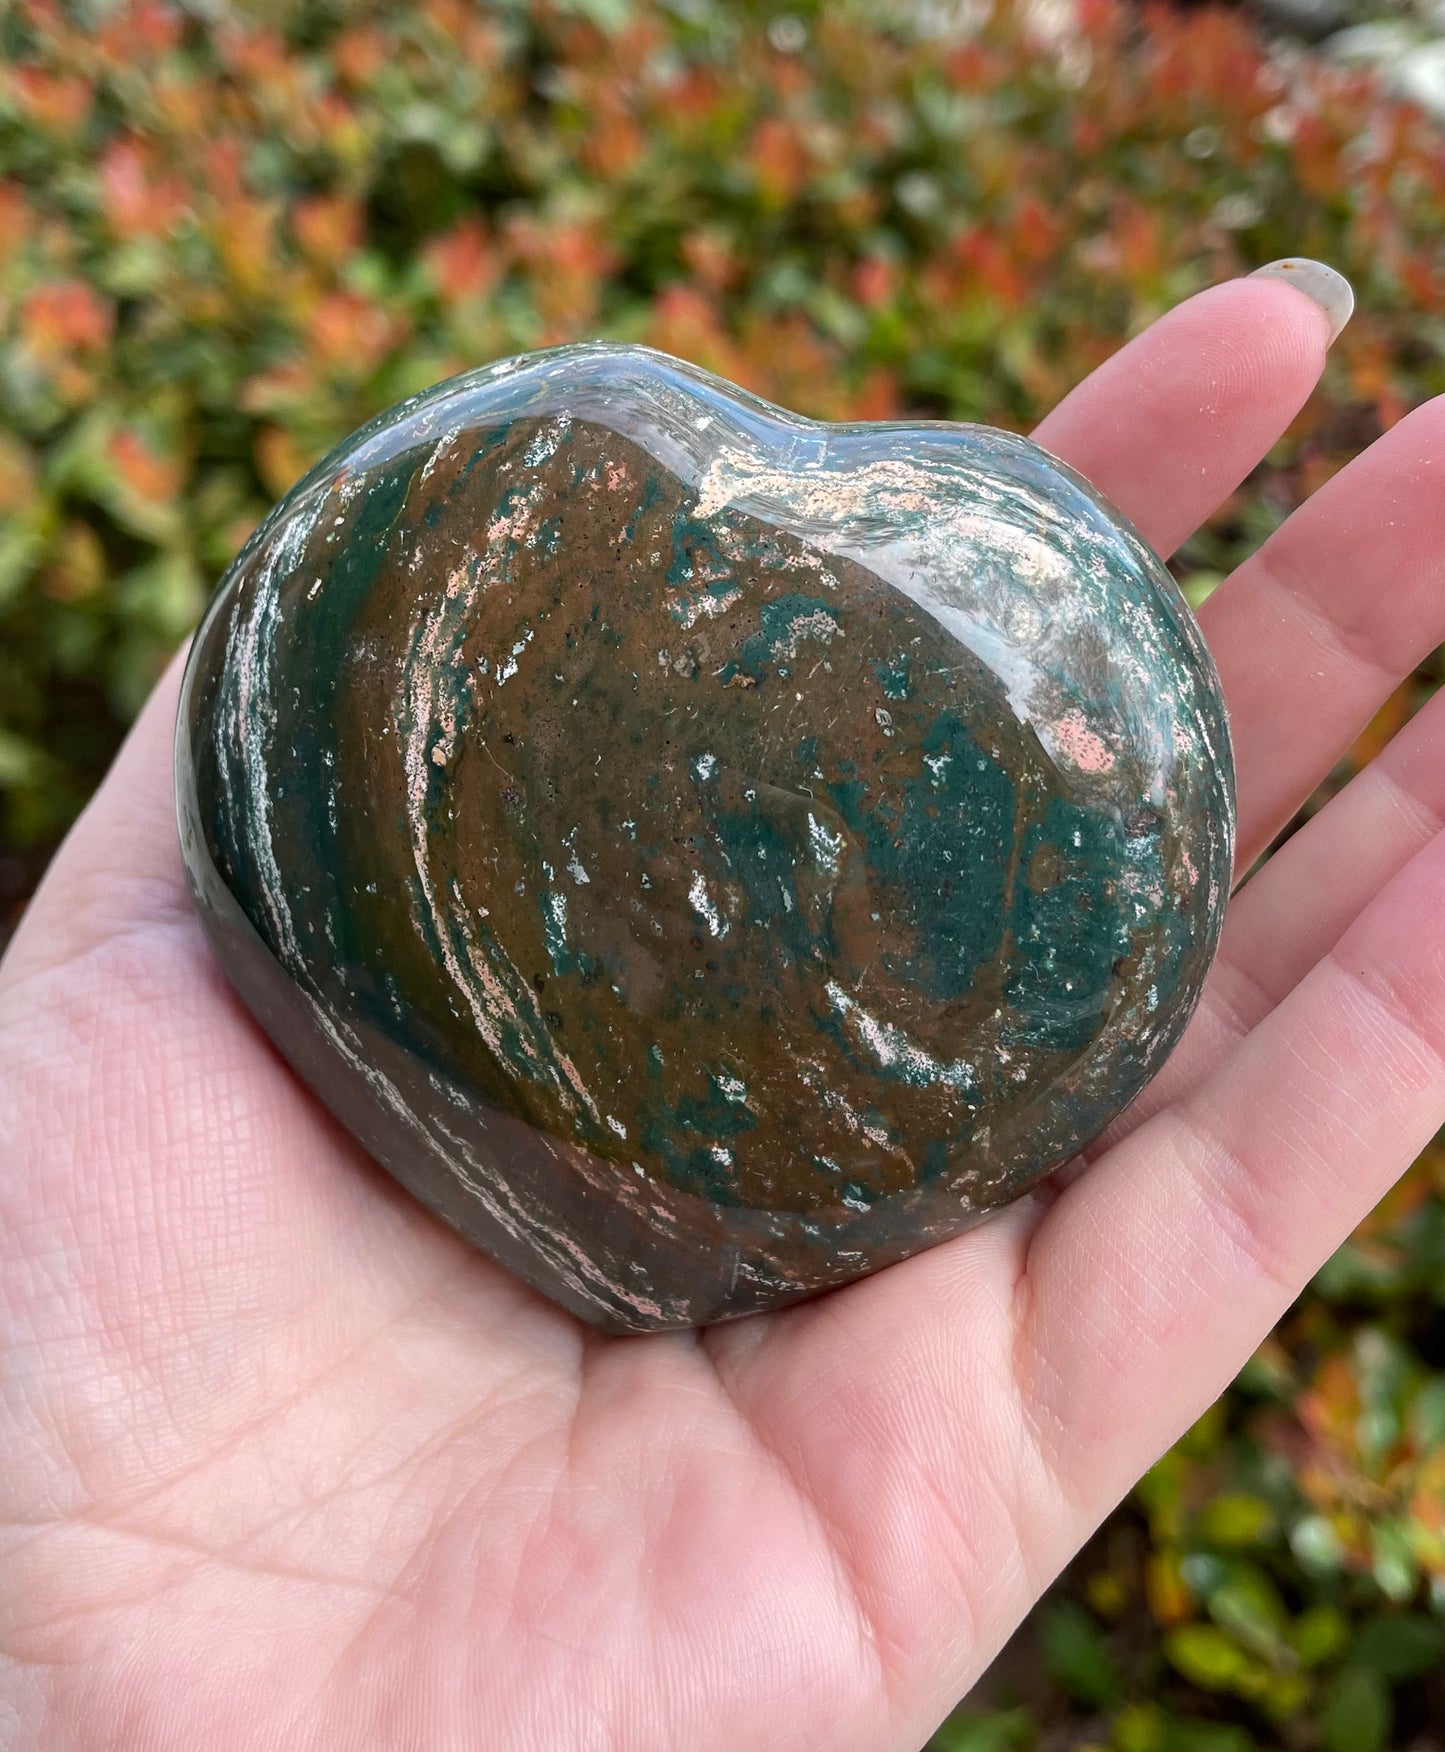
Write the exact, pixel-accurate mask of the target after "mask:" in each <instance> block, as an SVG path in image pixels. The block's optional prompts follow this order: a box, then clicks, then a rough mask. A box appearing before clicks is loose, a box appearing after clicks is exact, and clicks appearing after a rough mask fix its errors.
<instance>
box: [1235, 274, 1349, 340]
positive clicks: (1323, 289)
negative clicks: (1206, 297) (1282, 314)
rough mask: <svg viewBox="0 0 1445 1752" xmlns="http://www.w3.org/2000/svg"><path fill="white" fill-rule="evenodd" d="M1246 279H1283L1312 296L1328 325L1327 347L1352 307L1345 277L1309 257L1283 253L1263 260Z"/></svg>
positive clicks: (1347, 319)
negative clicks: (1260, 266)
mask: <svg viewBox="0 0 1445 1752" xmlns="http://www.w3.org/2000/svg"><path fill="white" fill-rule="evenodd" d="M1250 278H1251V279H1253V280H1283V281H1284V283H1285V285H1286V286H1296V287H1298V288H1299V290H1300V291H1301V292H1303V293H1304V295H1305V297H1306V298H1313V299H1314V301H1315V303H1316V304H1318V305H1319V307H1320V309H1321V310H1322V311H1324V313H1325V320H1326V321H1327V322H1328V323H1329V325H1330V338H1329V341H1328V342H1326V345H1327V346H1328V345H1330V344H1332V343H1333V342H1334V340H1335V337H1336V336H1337V335H1338V334H1339V332H1340V330H1341V329H1342V328H1343V327H1344V326H1345V324H1346V323H1347V322H1348V321H1349V320H1350V316H1351V314H1352V313H1353V311H1354V308H1355V291H1354V288H1353V287H1352V286H1351V285H1350V282H1349V281H1348V280H1347V279H1346V278H1345V276H1344V275H1343V274H1341V273H1339V272H1337V271H1336V269H1334V268H1331V267H1327V266H1326V264H1325V263H1324V262H1317V261H1315V260H1314V259H1313V257H1311V256H1284V257H1282V258H1281V259H1280V260H1279V261H1277V262H1266V263H1265V265H1264V266H1263V267H1262V268H1256V269H1255V270H1254V272H1253V274H1251V275H1250Z"/></svg>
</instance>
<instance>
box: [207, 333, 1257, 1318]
mask: <svg viewBox="0 0 1445 1752" xmlns="http://www.w3.org/2000/svg"><path fill="white" fill-rule="evenodd" d="M178 757H179V758H178V773H179V792H180V810H181V822H182V839H183V844H184V849H185V855H186V863H187V868H188V870H189V873H190V878H191V882H192V884H193V887H194V890H195V893H196V896H197V899H198V902H199V905H200V908H201V911H202V914H203V916H204V917H205V920H206V923H207V926H208V928H209V930H210V934H211V937H212V940H213V941H214V943H215V946H216V949H217V952H218V954H219V956H220V959H221V961H222V963H223V965H224V966H225V968H226V970H227V972H228V974H229V975H230V977H231V979H232V981H233V982H234V984H235V985H236V987H237V989H238V990H239V991H240V992H241V994H242V996H243V997H244V998H245V1000H246V1001H247V1003H248V1004H249V1005H250V1007H251V1009H252V1010H253V1011H254V1013H255V1015H256V1017H257V1018H258V1020H259V1021H260V1022H261V1024H262V1026H263V1027H264V1028H265V1029H266V1030H267V1031H268V1033H269V1034H270V1035H271V1037H272V1038H273V1039H274V1041H275V1042H276V1044H277V1045H278V1046H279V1047H280V1049H281V1051H282V1052H283V1053H284V1054H285V1055H286V1057H287V1058H288V1059H289V1060H290V1062H291V1064H292V1065H293V1066H294V1067H295V1069H296V1070H297V1072H298V1073H299V1074H300V1075H301V1076H302V1077H303V1078H304V1079H305V1081H306V1082H307V1083H309V1084H310V1085H311V1087H312V1088H313V1089H314V1090H315V1091H316V1093H317V1094H318V1095H319V1096H320V1097H321V1098H322V1100H323V1101H324V1102H325V1103H326V1104H327V1106H329V1107H330V1108H331V1110H332V1111H333V1112H334V1113H335V1114H336V1115H337V1117H338V1118H339V1119H340V1120H341V1121H342V1123H343V1124H344V1125H346V1126H348V1127H349V1128H350V1129H351V1131H352V1132H353V1133H354V1134H355V1135H356V1136H357V1137H358V1138H359V1139H360V1140H361V1141H362V1142H363V1143H364V1144H365V1145H366V1146H367V1147H368V1148H369V1149H370V1150H371V1152H372V1153H373V1154H374V1155H375V1156H376V1157H377V1158H378V1160H380V1161H381V1162H382V1163H383V1164H384V1165H385V1166H386V1167H387V1168H389V1169H390V1170H391V1172H392V1173H393V1174H394V1175H395V1176H396V1177H397V1178H398V1179H399V1180H400V1181H401V1182H402V1183H403V1184H404V1185H405V1186H407V1187H409V1188H410V1189H411V1191H412V1192H413V1193H415V1194H416V1196H417V1197H418V1198H419V1199H421V1200H422V1201H423V1202H424V1203H426V1204H427V1205H429V1206H431V1208H432V1209H433V1210H434V1211H436V1212H437V1213H438V1214H439V1215H440V1216H442V1217H443V1218H445V1220H446V1221H447V1222H449V1223H451V1224H453V1225H454V1226H455V1227H456V1228H457V1229H459V1230H460V1231H461V1232H462V1233H463V1234H465V1235H466V1236H468V1237H469V1238H470V1239H471V1240H473V1241H474V1242H476V1243H477V1245H479V1246H480V1247H482V1248H484V1249H485V1250H486V1251H487V1252H488V1253H490V1254H491V1255H493V1257H494V1258H496V1259H497V1260H498V1261H500V1262H501V1263H502V1264H503V1265H505V1266H507V1267H509V1268H510V1269H511V1270H513V1271H514V1272H516V1273H518V1274H520V1275H521V1276H522V1277H524V1278H526V1279H527V1280H528V1281H529V1282H531V1283H532V1284H534V1285H535V1286H536V1287H537V1288H538V1289H539V1290H541V1291H543V1292H544V1293H545V1294H547V1295H548V1296H551V1297H553V1298H554V1299H555V1300H556V1301H558V1302H560V1303H562V1304H563V1305H564V1306H565V1307H567V1308H569V1309H571V1310H573V1311H574V1312H575V1313H577V1314H579V1315H581V1316H583V1317H584V1318H585V1319H587V1320H590V1321H593V1322H595V1323H597V1324H598V1325H601V1326H604V1327H606V1328H608V1329H610V1330H613V1331H638V1330H650V1329H657V1328H665V1327H676V1326H687V1325H697V1324H702V1323H704V1322H707V1321H712V1320H718V1319H722V1318H725V1317H727V1316H730V1315H736V1314H745V1313H749V1312H752V1311H754V1310H758V1309H764V1308H773V1307H777V1306H779V1305H781V1304H783V1303H786V1302H789V1301H793V1300H795V1299H797V1298H798V1297H800V1296H803V1295H806V1294H808V1293H810V1292H813V1291H816V1290H820V1289H823V1288H826V1287H828V1286H830V1285H835V1284H841V1283H844V1282H846V1281H848V1280H849V1279H852V1278H856V1277H859V1276H861V1275H863V1274H864V1273H866V1272H869V1271H873V1270H876V1269H877V1268H879V1267H880V1266H884V1265H888V1264H890V1263H892V1262H894V1261H896V1260H899V1259H902V1258H904V1257H905V1256H906V1255H908V1254H911V1253H915V1252H917V1251H919V1250H920V1249H921V1248H924V1247H928V1246H931V1245H933V1244H934V1243H936V1242H939V1241H942V1240H944V1239H946V1238H947V1237H949V1236H952V1235H956V1234H957V1233H958V1232H959V1231H960V1230H962V1229H964V1228H965V1227H967V1226H968V1225H969V1224H970V1223H971V1222H973V1221H975V1220H976V1219H977V1218H978V1216H979V1215H980V1214H981V1213H982V1212H985V1211H987V1210H988V1209H989V1208H991V1207H993V1206H996V1205H998V1204H1001V1203H1003V1202H1005V1201H1006V1200H1008V1199H1011V1198H1013V1197H1014V1196H1016V1195H1017V1194H1018V1193H1020V1192H1022V1191H1023V1190H1024V1189H1025V1188H1027V1187H1028V1186H1030V1185H1032V1184H1033V1183H1034V1182H1035V1181H1037V1180H1038V1179H1039V1177H1040V1176H1042V1175H1044V1174H1047V1173H1048V1172H1049V1170H1050V1169H1052V1168H1055V1167H1057V1166H1058V1165H1059V1164H1060V1163H1062V1162H1064V1161H1065V1160H1067V1159H1068V1158H1069V1157H1070V1156H1072V1155H1073V1154H1075V1152H1077V1151H1078V1150H1079V1149H1080V1148H1082V1147H1083V1146H1084V1145H1086V1144H1088V1143H1089V1142H1090V1141H1091V1140H1092V1139H1093V1138H1095V1137H1096V1136H1097V1135H1098V1134H1099V1133H1100V1131H1102V1129H1103V1128H1104V1127H1105V1125H1107V1123H1108V1122H1109V1121H1110V1120H1111V1119H1112V1118H1113V1117H1114V1115H1115V1114H1117V1113H1118V1112H1119V1110H1120V1109H1121V1108H1122V1107H1123V1106H1124V1105H1125V1104H1126V1103H1127V1102H1128V1101H1129V1100H1130V1099H1131V1098H1132V1097H1133V1096H1134V1095H1135V1094H1137V1093H1138V1091H1139V1089H1140V1088H1141V1087H1142V1086H1143V1085H1144V1083H1145V1082H1146V1081H1147V1080H1148V1078H1149V1077H1150V1076H1151V1075H1152V1074H1153V1073H1154V1071H1155V1070H1156V1069H1157V1068H1158V1066H1159V1064H1160V1063H1161V1061H1162V1060H1163V1059H1164V1057H1165V1055H1166V1054H1167V1053H1168V1052H1169V1050H1170V1048H1171V1047H1172V1046H1173V1044H1174V1042H1175V1041H1176V1039H1177V1038H1178V1036H1179V1034H1180V1032H1181V1030H1182V1029H1183V1027H1184V1024H1185V1022H1186V1020H1187V1019H1188V1016H1189V1014H1190V1011H1191V1010H1192V1008H1193V1006H1194V1003H1195V1000H1196V998H1197V997H1198V994H1199V989H1200V985H1201V982H1202V980H1203V977H1204V974H1205V971H1206V968H1207V966H1208V963H1209V961H1210V958H1211V955H1212V953H1213V950H1214V947H1215V944H1216V940H1217V936H1218V931H1219V924H1220V919H1221V914H1222V911H1223V902H1224V898H1225V895H1226V892H1227V889H1228V884H1229V874H1230V858H1231V837H1232V832H1231V813H1232V800H1231V790H1232V779H1231V768H1230V755H1229V744H1228V735H1227V730H1226V724H1225V717H1224V711H1223V706H1222V703H1221V700H1220V696H1219V691H1218V685H1217V681H1216V678H1215V675H1214V671H1213V667H1212V665H1211V663H1210V660H1209V657H1208V655H1207V654H1206V652H1205V649H1204V647H1203V645H1202V643H1201V641H1200V638H1199V636H1198V633H1197V631H1196V629H1195V626H1194V623H1193V621H1192V619H1191V617H1190V615H1189V612H1188V610H1187V608H1186V607H1185V605H1184V603H1183V602H1182V600H1181V599H1180V597H1179V595H1178V593H1177V591H1176V589H1175V587H1174V585H1173V583H1172V581H1171V579H1170V578H1169V576H1168V574H1167V572H1166V571H1165V570H1164V568H1163V567H1162V566H1161V565H1160V563H1159V562H1158V560H1157V559H1155V558H1154V556H1153V555H1152V554H1151V553H1150V552H1149V551H1148V549H1147V548H1146V547H1145V546H1144V545H1143V543H1142V542H1141V541H1140V540H1139V538H1138V536H1137V535H1136V534H1135V533H1134V532H1133V531H1132V530H1131V529H1130V528H1129V526H1128V525H1127V524H1126V523H1125V522H1124V521H1123V520H1122V519H1121V518H1120V517H1119V516H1118V514H1117V513H1115V512H1114V511H1112V510H1111V509H1110V508H1109V507H1108V506H1107V505H1105V504H1104V503H1103V502H1102V501H1101V500H1100V499H1099V497H1098V496H1097V495H1096V494H1095V493H1094V492H1093V491H1092V490H1091V489H1090V488H1089V487H1088V486H1087V485H1086V484H1085V483H1084V482H1083V481H1082V480H1080V479H1079V478H1078V476H1076V475H1075V474H1073V473H1072V472H1071V471H1070V470H1068V469H1067V468H1065V467H1063V466H1062V465H1061V464H1059V463H1058V462H1056V461H1054V460H1053V459H1052V458H1051V457H1049V456H1048V455H1047V454H1046V453H1045V452H1044V451H1042V450H1040V449H1039V448H1037V447H1036V446H1035V445H1033V444H1031V443H1029V442H1028V441H1027V440H1026V439H1022V438H1017V437H1013V436H1010V435H1008V434H1005V433H1002V432H995V431H991V430H989V429H987V428H984V427H971V426H950V425H941V424H932V425H930V424H916V425H854V426H829V425H819V424H816V423H814V422H811V421H808V420H802V419H798V418H795V417H793V416H791V415H789V414H785V413H783V412H782V411H780V410H779V409H777V408H774V407H771V406H769V405H767V404H766V403H763V402H760V401H757V400H755V399H754V398H753V397H751V396H749V395H746V394H744V393H743V392H742V391H740V390H737V389H735V388H733V387H732V386H731V385H728V384H726V383H723V382H721V381H719V380H718V379H716V378H713V377H709V376H708V375H707V374H706V373H704V372H701V371H698V370H695V369H693V368H691V367H689V366H686V365H683V364H680V363H679V362H677V361H676V360H672V359H669V358H667V357H665V356H664V355H661V354H658V353H653V352H649V351H647V350H644V349H641V348H633V347H611V346H583V347H570V348H564V349H560V350H558V351H556V352H552V353H543V354H537V355H533V356H531V357H528V358H523V359H520V360H513V361H509V362H507V363H505V364H502V365H498V366H494V367H492V368H490V369H488V370H484V371H479V372H475V373H472V374H470V375H468V376H464V377H460V378H457V379H454V380H453V381H451V382H448V383H444V384H442V385H440V386H438V387H437V388H436V389H434V390H432V391H430V392H429V393H428V394H426V395H423V396H420V397H418V398H416V399H415V400H413V401H410V402H407V403H404V404H403V405H402V406H400V407H398V408H396V409H395V410H393V411H392V412H391V413H388V414H385V415H383V416H382V417H381V418H380V419H379V420H377V421H375V422H373V423H372V424H371V425H370V426H368V427H366V428H365V429H364V430H362V431H361V432H359V433H358V434H357V435H356V436H355V437H354V438H352V439H351V440H350V441H349V442H347V443H346V444H345V445H343V446H342V447H341V449H339V450H338V451H336V452H335V453H333V455H331V456H330V457H328V458H327V460H326V461H325V462H323V463H322V464H320V466H319V467H317V468H316V469H314V470H313V471H312V472H311V474H309V475H308V476H307V477H306V479H305V480H304V481H302V482H301V483H300V485H299V486H297V487H296V488H295V489H294V490H293V491H292V492H291V493H290V494H289V495H288V496H287V498H286V499H285V500H284V501H283V502H282V504H281V505H280V506H279V507H278V508H277V510H276V511H275V512H274V513H273V514H272V515H271V516H270V517H269V518H268V519H267V521H266V522H265V523H264V524H263V525H262V527H261V528H260V529H259V530H258V531H257V533H256V535H255V536H254V537H253V539H252V540H251V542H250V543H249V544H248V546H247V547H246V549H245V551H244V552H243V553H242V554H241V556H240V557H239V559H238V560H237V561H236V563H235V565H234V566H233V567H232V568H231V570H230V572H229V574H228V575H227V577H226V579H225V581H224V583H223V585H222V588H221V590H220V592H219V594H218V595H217V598H216V600H215V602H214V604H213V606H212V608H211V611H210V613H209V615H208V616H207V618H206V621H205V624H204V626H203V627H202V629H201V631H200V633H199V635H198V636H197V639H196V642H195V647H194V649H193V651H192V654H191V659H190V664H189V667H188V669H187V673H186V680H185V689H184V695H183V700H182V705H181V712H180V721H179V727H178Z"/></svg>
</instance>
